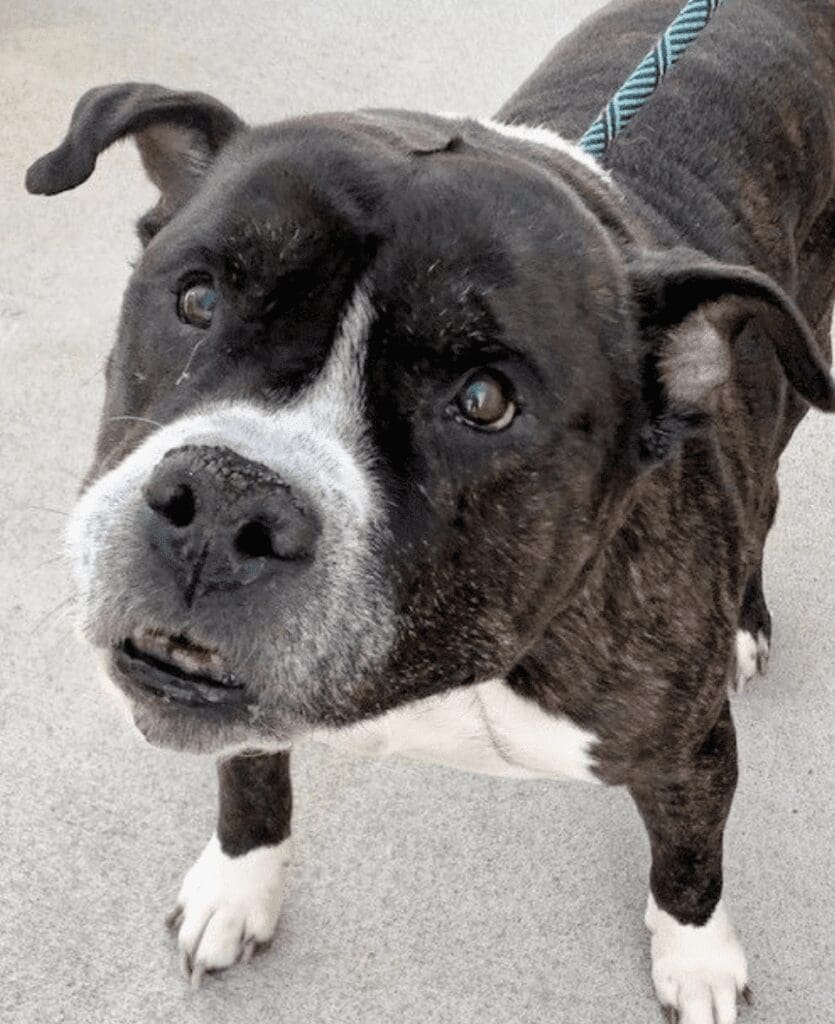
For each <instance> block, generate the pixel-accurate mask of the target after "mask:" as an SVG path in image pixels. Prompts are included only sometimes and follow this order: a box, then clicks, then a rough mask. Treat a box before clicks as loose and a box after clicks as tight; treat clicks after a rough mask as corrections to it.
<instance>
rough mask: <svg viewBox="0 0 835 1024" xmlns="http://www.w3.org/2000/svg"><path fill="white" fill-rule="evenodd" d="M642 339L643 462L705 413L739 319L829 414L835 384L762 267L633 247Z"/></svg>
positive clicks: (669, 447)
mask: <svg viewBox="0 0 835 1024" xmlns="http://www.w3.org/2000/svg"><path fill="white" fill-rule="evenodd" d="M629 272H630V277H631V282H632V290H633V294H634V297H635V301H636V305H637V310H638V320H639V328H640V333H641V337H642V340H643V344H644V346H645V347H644V401H645V405H646V407H647V410H648V412H649V422H648V423H647V424H646V425H645V428H644V433H643V435H642V437H641V460H642V461H643V462H645V463H647V464H652V463H655V462H659V461H661V460H662V459H664V458H665V457H666V456H668V455H669V454H671V453H672V452H673V451H674V450H675V449H676V448H677V447H678V446H679V445H680V443H681V441H682V440H683V439H684V438H685V437H687V436H688V435H689V434H692V433H694V432H696V431H698V430H699V429H701V428H702V427H704V425H705V423H706V422H707V420H708V419H709V415H710V412H711V408H712V401H711V399H712V395H713V393H714V392H715V390H716V389H717V388H718V387H719V386H720V385H722V384H724V383H725V381H727V380H728V379H729V377H730V374H731V366H732V348H733V344H734V341H735V339H736V338H737V336H738V335H739V333H740V331H741V330H742V328H743V327H744V326H745V324H746V323H747V322H748V321H749V320H751V319H754V320H756V322H757V324H758V325H759V326H760V327H761V328H762V330H763V332H764V333H765V335H766V337H767V338H768V340H769V342H770V343H771V347H772V350H773V351H774V354H775V355H776V357H777V359H778V361H779V362H780V365H781V366H782V368H783V372H784V373H785V375H786V377H787V378H788V380H789V382H790V384H791V385H792V387H793V388H794V389H795V390H796V391H797V392H798V393H799V394H800V395H801V397H802V398H804V399H805V400H806V401H807V402H809V403H810V404H811V405H814V406H816V407H817V408H818V409H823V410H824V411H827V412H833V411H835V382H833V380H832V377H831V376H830V373H829V370H828V368H827V366H826V363H825V362H824V358H823V354H822V352H821V350H820V347H819V345H818V343H817V341H816V340H815V336H814V335H813V334H812V331H811V330H810V328H809V325H808V324H807V323H806V320H805V319H804V317H803V314H802V313H801V312H800V310H799V309H798V308H797V306H796V305H795V303H794V302H793V301H792V300H791V298H789V296H788V295H787V294H786V293H785V292H784V291H783V290H782V288H780V287H779V285H777V284H776V283H775V282H774V281H773V280H772V279H771V278H770V277H769V276H768V275H767V274H763V273H761V272H760V271H758V270H755V269H754V268H753V267H746V266H735V265H732V264H726V263H718V262H716V261H714V260H711V259H710V258H709V257H707V256H704V255H703V254H701V253H697V252H694V251H692V250H689V249H672V250H668V251H665V252H653V251H649V252H641V253H639V254H637V255H636V256H634V257H633V258H632V259H631V261H630V264H629Z"/></svg>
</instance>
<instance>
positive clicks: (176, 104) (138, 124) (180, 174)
mask: <svg viewBox="0 0 835 1024" xmlns="http://www.w3.org/2000/svg"><path fill="white" fill-rule="evenodd" d="M243 127H244V123H243V121H241V120H240V118H239V117H238V116H237V115H236V114H234V113H233V112H232V111H231V110H230V109H229V108H228V107H225V106H224V105H223V104H222V103H220V102H219V101H218V100H216V99H213V98H212V97H211V96H206V95H205V94H203V93H199V92H174V91H172V90H171V89H165V88H164V87H163V86H161V85H147V84H143V83H138V82H123V83H121V84H119V85H104V86H100V87H99V88H97V89H90V91H89V92H86V93H85V94H84V95H83V96H82V97H81V99H80V100H79V101H78V103H77V104H76V107H75V110H74V111H73V115H72V120H71V121H70V127H69V130H68V132H67V135H66V138H65V139H64V141H63V142H62V143H61V145H60V146H58V148H57V149H53V150H52V152H51V153H47V154H46V155H45V156H42V157H41V158H40V159H39V160H36V161H35V162H34V163H33V164H32V166H31V167H30V168H29V170H28V171H27V172H26V188H27V189H28V191H29V192H32V193H35V194H38V195H49V196H51V195H55V194H56V193H57V192H65V191H67V189H71V188H75V187H76V186H77V185H80V184H81V183H82V182H83V181H86V180H87V179H88V178H89V177H90V175H91V174H92V173H93V168H94V167H95V166H96V158H97V157H98V155H99V153H101V152H102V151H103V150H105V149H107V147H108V146H110V145H112V143H114V142H116V141H117V140H118V139H121V138H124V137H125V136H127V135H133V136H134V138H135V140H136V144H137V146H138V147H139V153H140V156H141V157H142V163H143V164H144V166H145V170H146V171H147V172H148V176H149V177H150V179H151V181H153V182H154V184H155V185H156V186H157V187H158V188H159V190H160V193H161V196H160V203H159V206H158V208H157V210H156V211H155V212H156V213H157V214H159V215H160V219H164V218H165V217H167V216H169V215H170V213H171V211H172V210H173V209H174V208H175V207H176V206H178V205H179V204H180V203H181V202H183V201H184V200H185V199H186V198H188V196H189V195H190V194H191V192H192V191H193V190H194V187H195V185H196V183H197V182H198V180H199V179H200V176H201V175H202V174H203V172H204V171H205V169H206V167H207V166H208V165H209V163H210V162H211V160H212V159H213V157H214V156H215V155H216V154H217V152H218V151H219V150H220V149H221V148H222V147H223V146H224V145H225V144H226V143H227V142H228V140H229V139H230V138H231V137H232V135H234V134H235V132H237V131H239V130H240V129H241V128H243Z"/></svg>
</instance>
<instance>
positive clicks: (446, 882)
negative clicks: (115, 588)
mask: <svg viewBox="0 0 835 1024" xmlns="http://www.w3.org/2000/svg"><path fill="white" fill-rule="evenodd" d="M595 6H597V4H595V3H591V2H587V3H583V2H574V3H562V2H560V3H557V4H555V3H553V2H549V0H525V2H524V3H522V4H518V5H516V6H515V7H513V6H511V5H508V4H507V3H505V2H498V0H480V2H477V3H476V2H469V0H467V2H458V3H452V2H450V0H446V2H439V3H433V4H430V3H428V2H426V3H419V2H413V0H401V2H399V3H397V4H395V3H394V2H393V0H390V2H388V3H386V2H384V0H367V2H363V3H359V2H354V0H330V2H326V3H318V4H315V3H301V2H290V0H272V2H268V0H254V2H239V3H232V2H229V0H220V2H216V3H212V4H209V3H206V2H204V3H199V2H196V0H185V2H179V3H176V4H172V3H170V2H168V0H165V2H163V0H143V2H141V3H140V2H137V0H129V2H117V3H108V2H106V0H87V2H78V0H64V2H59V0H54V2H49V0H25V2H24V0H11V3H10V0H5V2H4V3H3V4H2V5H0V96H2V99H3V104H2V117H0V225H1V226H2V233H1V234H0V358H2V362H0V460H2V479H3V487H2V489H1V490H0V573H2V578H0V650H2V662H0V1020H1V1021H3V1022H9V1024H24V1022H25V1024H29V1022H53V1021H67V1022H72V1024H76V1022H85V1024H86V1022H88V1021H89V1022H95V1024H100V1022H101V1024H123V1022H124V1024H133V1022H143V1024H144V1022H149V1024H150V1022H166V1024H168V1022H183V1024H192V1022H194V1024H197V1022H200V1024H202V1022H209V1021H220V1020H228V1021H247V1022H250V1021H252V1022H259V1021H270V1022H275V1024H278V1022H288V1024H331V1022H334V1024H335V1022H339V1024H352V1022H362V1024H380V1022H384V1021H386V1022H387V1021H397V1022H399V1024H401V1022H402V1024H432V1022H456V1024H470V1022H473V1024H475V1022H485V1024H505V1022H507V1024H528V1022H531V1024H533V1022H545V1021H549V1022H550V1021H571V1022H572V1024H585V1022H594V1024H600V1022H601V1021H603V1022H607V1021H618V1022H621V1021H635V1022H644V1021H646V1022H654V1021H656V1020H657V1019H660V1018H659V1017H658V1016H657V1014H658V1011H657V1009H656V1006H655V1004H654V999H653V996H652V992H651V984H650V979H649V957H648V949H647V941H646V937H645V934H644V930H643V926H642V924H641V913H642V909H643V904H644V899H645V878H646V873H647V869H648V851H647V845H646V840H645V838H644V834H643V831H642V828H641V826H640V824H639V821H638V818H637V815H636V813H635V812H634V811H633V809H632V807H631V805H630V803H629V800H628V799H627V797H626V796H625V794H624V793H621V792H616V791H604V790H602V789H591V788H586V787H583V786H581V785H572V784H565V785H561V784H553V783H551V784H549V783H528V782H513V781H501V780H491V779H484V778H478V777H470V776H466V775H461V774H457V773H455V772H453V771H451V770H444V769H441V768H432V767H422V766H416V765H409V764H395V763H391V764H374V763H365V762H360V761H354V760H351V759H349V758H347V757H344V756H341V755H338V754H336V753H335V752H331V751H328V750H324V749H318V748H313V747H308V748H305V749H303V750H302V751H300V752H299V754H298V755H297V757H296V772H295V784H296V805H297V814H296V819H295V832H296V836H297V845H296V852H295V858H294V866H293V870H292V873H291V884H290V889H289V893H288V896H287V901H286V904H285V910H284V915H283V918H282V921H281V925H280V929H279V933H278V937H277V940H276V942H275V945H274V947H273V949H272V950H271V952H269V953H268V954H266V955H264V956H262V957H260V958H258V959H257V961H256V962H255V963H253V964H252V965H251V966H249V967H248V968H246V969H239V970H235V971H233V972H230V973H228V974H227V975H226V976H224V977H222V978H220V979H218V980H213V981H211V983H209V984H207V985H206V986H205V987H204V989H203V990H201V991H200V992H197V993H192V992H190V991H189V990H187V988H186V987H185V985H184V984H183V982H182V980H181V978H180V977H179V975H178V973H177V967H176V960H175V956H174V950H173V945H172V943H171V941H170V940H169V938H168V937H167V935H166V933H165V931H164V929H163V925H162V918H163V915H164V913H165V911H166V910H167V909H168V907H169V905H170V903H171V900H172V897H173V896H174V894H175V892H176V889H177V887H178V884H179V879H180V876H181V875H182V873H183V871H184V870H185V869H186V868H187V867H188V866H189V864H190V863H191V861H192V859H193V858H194V857H195V856H196V854H197V853H198V851H199V850H200V848H201V847H202V845H203V842H204V841H205V839H206V838H207V836H208V834H209V832H210V830H211V827H212V820H213V815H214V796H215V794H214V773H213V768H212V765H211V763H210V762H208V761H204V760H201V759H198V758H192V757H187V756H182V755H180V756H178V755H173V754H169V753H162V752H159V751H155V750H153V749H151V748H148V747H143V746H141V745H139V744H137V742H136V741H135V739H134V737H133V734H132V733H131V731H130V730H129V729H128V727H127V726H126V725H125V724H124V723H123V720H122V718H121V716H120V713H119V712H118V711H117V710H116V708H115V706H114V705H112V704H111V703H110V701H108V700H107V699H106V698H104V697H103V696H102V695H101V693H100V690H99V686H98V684H97V682H96V680H95V672H94V661H93V657H92V655H91V654H90V652H89V651H87V650H85V649H82V648H81V647H80V646H79V644H78V643H77V642H76V640H75V638H74V636H73V633H72V628H71V623H70V621H69V618H68V614H67V613H68V605H67V603H66V599H67V596H68V594H69V592H70V587H69V583H68V579H67V575H66V570H65V566H64V564H63V561H62V558H61V541H60V537H61V531H62V528H63V525H64V522H65V516H66V512H67V510H68V509H69V507H70V505H71V503H72V500H73V495H74V492H75V489H76V487H77V483H78V480H79V478H80V476H81V474H82V472H83V471H84V469H85V467H86V464H87V460H88V457H89V454H90V450H91V444H92V438H93V434H94V429H95V424H96V418H97V414H98V408H99V403H100V400H101V394H102V376H101V372H100V370H101V366H102V360H103V358H104V356H105V353H106V352H107V349H108V347H109V345H110V341H111V338H112V336H113V333H114V330H115V324H116V319H117V315H118V309H119V299H120V294H121V290H122V287H123V285H124V282H125V280H126V278H127V275H128V260H129V259H130V258H131V257H132V256H133V255H134V254H135V252H136V249H137V243H136V241H135V239H134V236H133V231H132V222H133V220H134V219H135V218H136V217H137V216H138V215H139V214H140V213H141V212H142V211H144V210H145V209H146V208H147V207H148V206H149V205H150V203H151V201H152V196H153V193H152V190H151V188H150V186H148V185H147V184H146V183H145V181H144V179H143V178H142V175H141V173H140V170H139V163H138V159H137V157H136V154H135V151H134V149H133V147H132V146H130V145H126V146H120V147H116V149H115V151H112V152H110V153H108V154H107V155H106V156H105V157H103V158H102V160H101V162H100V169H99V171H98V173H97V174H96V175H94V177H93V178H92V179H91V181H89V182H88V183H87V184H86V185H85V186H84V187H83V188H80V189H79V190H77V191H76V192H73V193H69V194H67V195H65V196H62V197H59V198H56V199H53V200H46V199H41V198H32V197H28V196H26V195H25V194H24V192H23V188H22V179H23V173H24V170H25V167H26V165H27V164H28V163H29V161H30V160H31V159H32V158H33V157H35V156H37V155H39V154H40V153H41V152H43V151H45V150H46V149H49V148H52V146H53V145H54V144H55V143H56V141H57V140H58V139H59V137H60V136H61V135H62V134H63V131H64V128H65V126H66V122H67V118H68V116H69V113H70V111H71V109H72V106H73V103H74V102H75V100H76V98H77V97H78V96H79V95H80V94H81V93H82V92H83V91H84V90H85V89H87V88H88V87H90V86H92V85H96V84H101V83H104V82H108V81H118V80H124V79H131V78H135V79H145V80H151V81H160V82H163V83H166V84H170V85H174V86H182V87H188V88H198V89H203V90H205V91H208V92H212V93H214V94H216V95H217V96H219V97H220V98H222V99H223V100H225V101H226V102H227V103H229V104H230V105H231V106H233V107H234V108H235V109H237V110H238V111H239V112H240V113H241V115H242V116H243V117H245V118H246V119H247V120H250V121H256V122H257V121H259V120H273V119H276V118H278V117H281V116H283V115H287V114H291V113H297V112H301V111H305V110H315V109H328V108H331V109H333V108H350V107H354V106H361V105H379V106H383V105H403V106H410V107H421V108H426V109H430V110H431V109H436V110H437V109H439V110H456V111H460V112H462V113H477V114H482V113H490V112H492V111H493V110H494V109H495V108H496V107H497V106H498V105H499V103H500V102H501V100H502V99H503V98H504V97H505V96H506V95H508V94H509V93H510V91H511V90H512V88H513V87H514V85H515V84H517V83H518V82H519V81H520V80H521V79H522V77H523V76H524V75H525V74H526V73H527V72H528V71H529V70H530V69H531V68H532V67H533V66H534V65H535V63H536V62H537V61H538V60H539V59H540V58H541V57H542V56H543V55H544V54H545V52H546V51H547V49H548V48H549V47H550V45H551V43H552V42H553V40H554V39H555V38H556V37H557V35H558V34H559V33H560V32H562V31H564V30H566V29H568V28H570V27H571V26H572V25H573V24H574V23H576V21H577V20H578V19H579V17H580V16H581V15H582V14H583V13H585V12H586V11H588V10H590V9H592V8H594V7H595ZM782 484H783V495H784V496H783V502H782V507H781V511H780V514H779V519H778V523H777V526H776V529H775V530H774V533H773V535H772V538H771V542H770V545H769V549H768V558H767V567H766V568H767V589H768V593H769V597H770V602H771V606H772V611H773V613H774V617H775V623H776V645H775V652H774V656H773V659H772V667H771V673H770V676H769V678H768V679H767V680H765V681H760V682H758V683H756V685H754V686H753V688H752V689H751V691H750V693H748V694H746V695H745V696H744V698H742V699H740V700H737V701H736V705H735V714H736V719H737V723H738V727H739V732H740V748H741V755H742V778H741V783H740V787H739V792H738V796H737V801H736V804H735V809H734V812H733V816H732V819H731V823H730V828H729V832H728V838H727V894H728V898H729V902H730V906H731V908H732V911H733V913H734V915H735V918H736V920H737V922H738V924H739V927H740V929H741V931H742V933H743V936H744V939H745V941H746V945H747V950H748V953H749V957H750V962H751V973H752V978H753V985H754V988H755V992H756V996H757V1007H756V1010H755V1011H746V1014H745V1017H744V1019H745V1020H751V1021H752V1022H753V1021H756V1022H757V1024H786V1022H788V1021H803V1022H809V1021H818V1022H832V1021H835V1002H833V993H832V970H833V959H832V958H833V934H835V933H834V932H833V924H832V922H833V905H835V894H833V886H832V880H833V853H832V848H833V822H835V811H833V806H832V792H833V787H835V771H833V749H835V685H834V684H835V680H833V666H835V628H833V622H834V621H835V586H834V585H833V574H832V552H833V550H835V516H833V499H834V498H835V419H832V420H830V421H828V422H827V421H825V420H824V418H823V417H822V416H819V415H817V416H811V417H809V418H808V419H807V421H806V422H805V424H804V425H803V427H802V429H801V430H800V431H799V433H798V435H797V437H796V439H795V441H794V443H793V445H792V447H791V449H790V452H789V454H788V455H787V457H786V458H785V460H784V465H783V469H782Z"/></svg>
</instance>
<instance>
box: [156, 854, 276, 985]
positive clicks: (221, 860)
mask: <svg viewBox="0 0 835 1024" xmlns="http://www.w3.org/2000/svg"><path fill="white" fill-rule="evenodd" d="M289 862H290V840H289V839H285V840H284V842H281V843H278V844H277V845H276V846H258V847H256V848H255V849H254V850H250V851H249V853H245V854H243V856H241V857H230V856H228V855H227V854H225V853H224V852H223V850H222V849H221V848H220V843H219V841H218V838H217V835H213V836H212V838H211V839H210V840H209V842H208V844H207V845H206V848H205V849H204V850H203V852H202V853H201V854H200V857H199V858H198V859H197V861H196V862H195V863H194V864H193V865H192V867H191V868H190V869H189V871H188V872H187V874H186V876H185V878H184V879H183V884H182V888H181V889H180V895H179V896H178V897H177V907H176V909H175V910H174V912H173V914H172V915H171V916H170V918H169V924H170V925H171V926H172V927H178V936H177V942H178V945H179V947H180V962H181V965H182V968H183V972H184V973H185V975H186V977H187V978H189V979H190V981H191V983H192V985H194V986H195V987H196V986H198V985H199V984H200V981H201V979H202V977H203V975H204V974H205V973H206V972H207V971H215V970H221V969H222V968H224V967H229V966H231V965H232V964H234V963H237V962H238V961H239V960H241V961H244V962H245V961H247V960H248V959H249V958H250V957H251V956H252V954H253V953H254V952H255V950H256V948H257V947H258V946H259V945H262V944H264V943H267V942H269V941H270V939H271V938H272V937H273V933H274V932H275V928H276V924H277V923H278V914H279V911H280V910H281V901H282V897H283V895H284V878H285V874H286V871H287V866H288V864H289Z"/></svg>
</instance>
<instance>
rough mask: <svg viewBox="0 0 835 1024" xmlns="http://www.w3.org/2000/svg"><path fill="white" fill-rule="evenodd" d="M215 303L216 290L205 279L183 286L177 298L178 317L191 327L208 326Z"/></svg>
mask: <svg viewBox="0 0 835 1024" xmlns="http://www.w3.org/2000/svg"><path fill="white" fill-rule="evenodd" d="M216 305H217V291H216V290H215V289H214V288H213V287H212V286H211V285H210V284H207V283H206V282H205V281H204V282H202V283H199V284H192V285H189V287H188V288H184V289H183V291H181V292H180V294H179V296H178V298H177V312H178V314H179V316H180V319H181V320H184V321H185V322H186V323H187V324H191V325H192V327H201V328H206V327H208V326H209V324H210V323H211V322H212V314H213V313H214V309H215V306H216Z"/></svg>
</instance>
